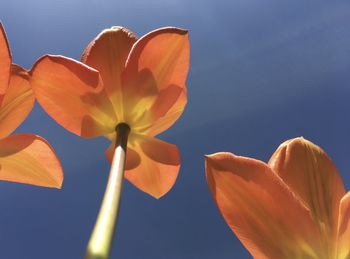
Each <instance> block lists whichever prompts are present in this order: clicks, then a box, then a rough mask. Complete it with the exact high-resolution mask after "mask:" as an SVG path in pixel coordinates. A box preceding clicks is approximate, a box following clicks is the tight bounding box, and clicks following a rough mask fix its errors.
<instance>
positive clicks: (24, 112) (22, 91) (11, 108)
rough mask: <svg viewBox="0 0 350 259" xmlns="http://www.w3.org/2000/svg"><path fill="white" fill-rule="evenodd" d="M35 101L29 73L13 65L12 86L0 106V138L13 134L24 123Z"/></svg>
mask: <svg viewBox="0 0 350 259" xmlns="http://www.w3.org/2000/svg"><path fill="white" fill-rule="evenodd" d="M34 101H35V97H34V94H33V92H32V89H31V87H30V84H29V76H28V73H27V72H26V71H25V70H24V69H23V68H21V67H20V66H17V65H12V66H11V79H10V85H9V87H8V89H7V91H6V93H5V95H4V97H3V101H2V103H1V105H0V138H3V137H5V136H7V135H9V134H10V133H12V132H13V131H14V130H15V129H16V128H17V127H18V126H19V125H20V124H21V123H22V122H23V120H24V119H25V118H26V117H27V116H28V114H29V113H30V111H31V110H32V108H33V105H34Z"/></svg>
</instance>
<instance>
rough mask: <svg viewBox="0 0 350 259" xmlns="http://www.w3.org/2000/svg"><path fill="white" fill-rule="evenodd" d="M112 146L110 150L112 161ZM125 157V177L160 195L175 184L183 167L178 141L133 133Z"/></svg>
mask: <svg viewBox="0 0 350 259" xmlns="http://www.w3.org/2000/svg"><path fill="white" fill-rule="evenodd" d="M113 146H114V144H112V145H111V146H110V147H109V149H108V151H107V157H108V158H109V160H110V161H111V157H112V156H113ZM126 157H127V161H126V165H125V177H126V178H127V179H128V180H129V181H130V182H131V183H132V184H134V185H135V186H136V187H137V188H139V189H140V190H142V191H144V192H146V193H148V194H150V195H151V196H153V197H155V198H157V199H158V198H160V197H162V196H163V195H164V194H166V193H167V192H168V191H169V190H170V189H171V187H172V186H173V185H174V183H175V181H176V178H177V175H178V172H179V169H180V154H179V151H178V149H177V147H176V146H175V145H172V144H169V143H166V142H164V141H162V140H159V139H156V138H148V137H145V136H140V135H135V134H132V135H131V136H130V141H129V144H128V150H127V156H126Z"/></svg>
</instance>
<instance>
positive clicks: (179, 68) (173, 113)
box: [123, 28, 190, 136]
mask: <svg viewBox="0 0 350 259" xmlns="http://www.w3.org/2000/svg"><path fill="white" fill-rule="evenodd" d="M189 48H190V47H189V40H188V34H187V31H185V30H181V29H178V28H162V29H158V30H155V31H153V32H150V33H149V34H147V35H145V36H143V37H142V38H140V39H139V40H138V41H137V42H136V43H135V44H134V46H133V48H132V50H131V52H130V55H129V57H128V60H127V63H126V68H125V71H124V73H123V94H124V96H125V97H124V100H126V102H127V103H125V102H124V106H126V107H128V105H129V106H130V105H131V106H135V104H136V103H138V102H139V101H138V100H140V99H142V98H145V99H146V100H147V99H149V101H148V103H149V105H147V106H140V107H138V109H141V111H139V114H141V115H142V114H143V113H147V112H153V111H154V110H152V109H151V110H150V111H148V110H149V108H150V107H151V106H152V105H153V103H157V102H158V101H157V100H158V96H162V95H164V91H167V90H166V89H169V88H180V89H181V88H182V89H183V91H180V92H179V93H181V98H176V99H175V100H176V102H174V101H173V99H171V98H170V100H168V99H166V98H163V99H164V104H166V103H167V102H171V103H173V105H163V109H164V108H166V109H167V110H164V111H162V116H161V117H159V116H157V115H158V114H155V115H153V116H149V118H148V119H147V120H146V125H140V126H143V127H146V128H149V126H148V125H147V124H148V123H147V122H149V119H152V120H153V121H152V124H153V127H152V129H150V130H149V131H150V133H148V135H152V136H153V135H156V134H158V133H160V132H162V131H163V130H165V129H166V128H168V127H170V126H171V125H172V124H173V123H174V122H175V121H176V120H177V118H178V117H179V116H180V115H181V113H182V111H183V109H184V106H185V104H186V86H185V81H186V77H187V73H188V69H189V54H190V50H189ZM152 97H153V98H152ZM133 99H135V101H132V102H130V100H133ZM142 107H143V109H142ZM130 110H132V109H127V111H130ZM133 111H135V109H134V110H133ZM129 117H131V118H133V119H134V120H135V118H134V117H135V116H134V115H133V114H130V115H129ZM128 120H130V119H127V121H128ZM136 120H138V118H136ZM157 120H159V123H157V122H156V121H157ZM130 124H131V125H133V123H130Z"/></svg>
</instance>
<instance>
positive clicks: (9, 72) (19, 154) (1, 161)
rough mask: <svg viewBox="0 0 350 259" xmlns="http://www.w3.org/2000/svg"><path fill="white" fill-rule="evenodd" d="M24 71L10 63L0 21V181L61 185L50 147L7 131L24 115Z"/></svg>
mask: <svg viewBox="0 0 350 259" xmlns="http://www.w3.org/2000/svg"><path fill="white" fill-rule="evenodd" d="M28 79H29V76H28V74H27V72H26V71H25V70H24V69H23V68H21V67H20V66H18V65H14V64H11V53H10V49H9V45H8V42H7V39H6V34H5V31H4V29H3V26H2V24H1V23H0V180H5V181H11V182H20V183H26V184H33V185H38V186H45V187H54V188H61V185H62V181H63V173H62V168H61V164H60V162H59V160H58V158H57V156H56V155H55V152H54V150H53V149H52V147H50V145H49V144H48V143H47V141H46V140H45V139H43V138H41V137H39V136H36V135H33V134H14V135H12V136H8V135H9V134H11V133H12V132H13V131H14V130H15V129H16V128H17V127H18V126H19V125H20V124H21V123H22V121H23V120H24V119H25V118H26V117H27V115H28V114H29V113H30V111H31V110H32V108H33V105H34V101H35V98H34V95H33V92H32V90H31V87H30V84H29V81H28Z"/></svg>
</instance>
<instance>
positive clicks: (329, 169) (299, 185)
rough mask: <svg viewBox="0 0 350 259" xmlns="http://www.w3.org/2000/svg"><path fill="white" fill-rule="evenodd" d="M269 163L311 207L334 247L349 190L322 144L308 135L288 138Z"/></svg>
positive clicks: (332, 247)
mask: <svg viewBox="0 0 350 259" xmlns="http://www.w3.org/2000/svg"><path fill="white" fill-rule="evenodd" d="M269 165H270V166H271V168H272V169H273V170H274V171H275V172H276V173H277V174H278V175H279V176H280V177H281V178H282V179H283V181H284V182H285V183H286V184H287V185H288V186H289V187H290V188H291V189H292V190H293V192H294V193H296V194H297V195H298V196H299V197H300V199H301V200H302V201H303V202H304V203H305V204H306V206H307V207H308V208H309V209H310V211H311V214H312V216H313V218H314V219H315V220H316V221H317V222H318V224H319V226H320V229H321V230H322V233H323V238H324V245H325V246H327V245H328V246H329V247H328V248H329V250H330V251H331V250H333V249H335V248H334V242H332V241H333V240H334V239H335V235H336V232H337V225H338V224H337V221H338V213H339V202H340V199H341V198H342V197H343V195H344V194H345V190H344V186H343V183H342V179H341V178H340V176H339V173H338V171H337V169H336V167H335V165H334V164H333V162H332V161H331V159H330V158H329V157H328V156H327V154H326V153H325V152H324V151H323V150H322V149H321V148H320V147H318V146H316V145H314V144H313V143H311V142H310V141H308V140H305V139H304V138H295V139H292V140H289V141H286V142H284V143H283V144H281V145H280V147H279V148H278V149H277V150H276V152H275V153H274V154H273V155H272V157H271V159H270V161H269Z"/></svg>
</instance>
